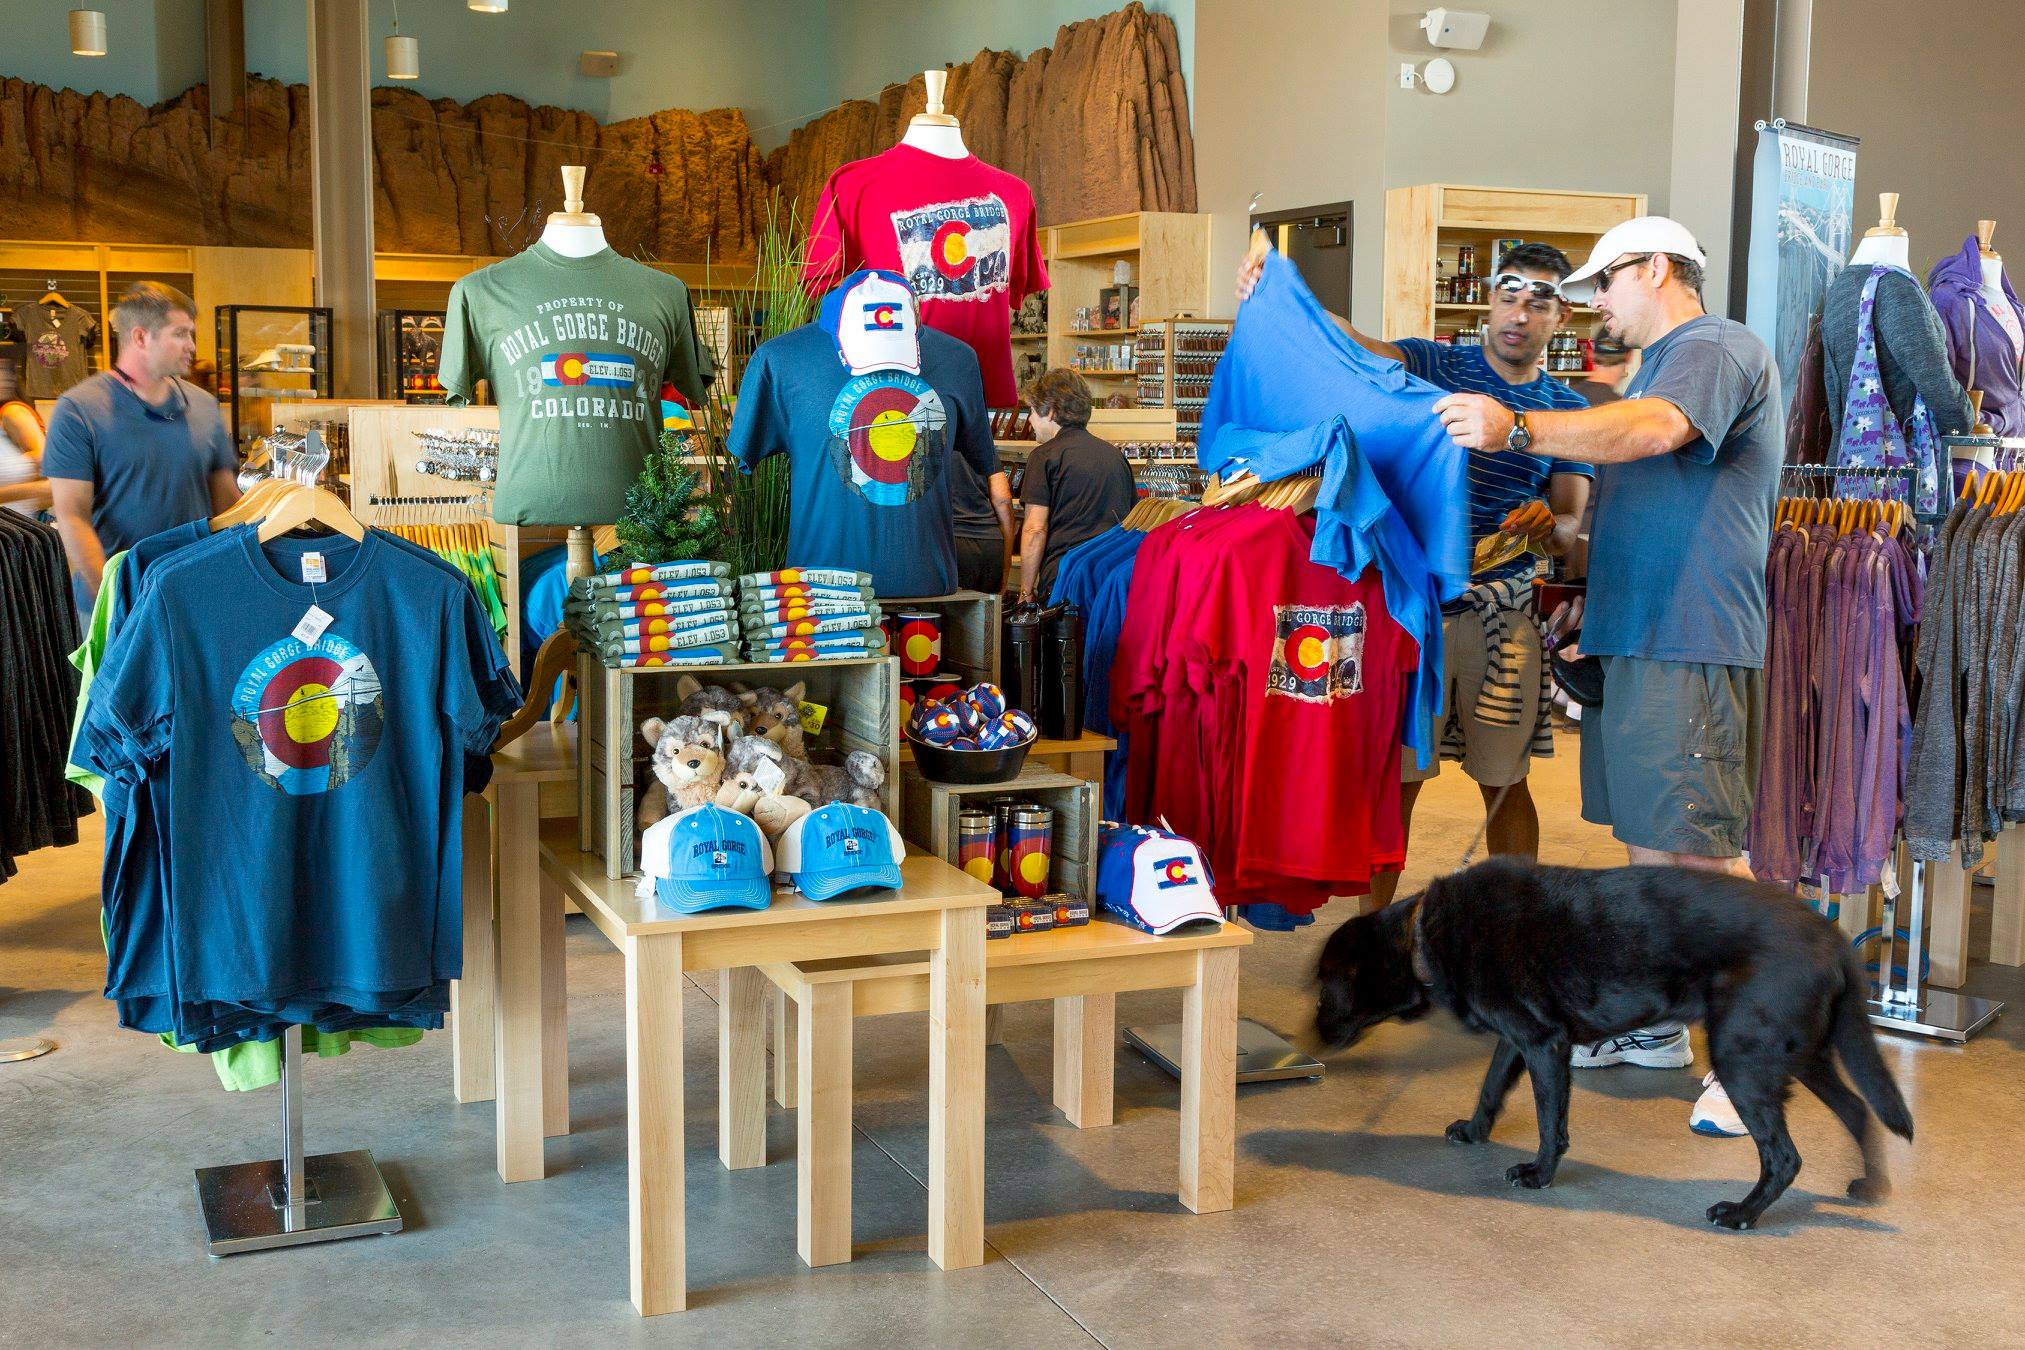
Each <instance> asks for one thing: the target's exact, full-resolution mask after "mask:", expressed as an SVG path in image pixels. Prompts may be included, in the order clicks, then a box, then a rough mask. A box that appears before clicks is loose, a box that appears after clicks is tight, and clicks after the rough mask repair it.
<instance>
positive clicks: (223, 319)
mask: <svg viewBox="0 0 2025 1350" xmlns="http://www.w3.org/2000/svg"><path fill="white" fill-rule="evenodd" d="M330 324H331V320H330V310H329V309H328V308H326V307H324V306H320V305H290V306H281V305H220V306H218V402H219V403H220V404H221V405H223V407H224V410H225V415H226V417H227V418H229V419H230V420H231V423H232V428H233V432H234V434H235V436H237V437H238V438H240V439H241V440H242V441H243V440H244V438H245V437H246V436H248V435H249V434H251V435H260V434H264V433H265V431H266V430H267V428H266V427H264V426H262V427H258V428H255V427H251V426H249V425H247V424H246V422H245V419H244V418H243V417H242V416H241V414H242V412H243V411H244V409H245V408H246V407H247V406H248V405H250V404H253V403H255V402H256V401H258V402H261V403H262V405H263V406H270V407H271V406H272V403H273V402H279V401H284V400H287V399H306V398H329V397H330V396H331V342H330ZM243 448H244V447H243V445H242V449H243Z"/></svg>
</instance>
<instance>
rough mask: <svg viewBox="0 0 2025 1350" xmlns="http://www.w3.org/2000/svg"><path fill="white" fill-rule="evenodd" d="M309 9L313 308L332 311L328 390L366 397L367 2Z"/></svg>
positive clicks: (369, 275)
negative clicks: (315, 304) (331, 382)
mask: <svg viewBox="0 0 2025 1350" xmlns="http://www.w3.org/2000/svg"><path fill="white" fill-rule="evenodd" d="M306 3H307V4H308V5H309V107H310V155H311V161H310V162H311V178H310V181H311V183H312V185H313V188H314V190H313V193H312V206H311V211H312V215H311V219H312V220H313V222H314V233H313V249H314V253H315V261H316V303H317V304H319V305H328V306H329V307H330V309H331V347H332V352H333V357H334V365H333V380H334V383H333V385H332V391H333V392H334V393H335V394H336V395H337V396H338V397H339V398H346V397H352V398H370V397H372V394H373V121H372V111H373V100H372V89H371V76H372V55H373V43H372V37H371V34H370V32H369V30H368V25H367V21H366V0H306Z"/></svg>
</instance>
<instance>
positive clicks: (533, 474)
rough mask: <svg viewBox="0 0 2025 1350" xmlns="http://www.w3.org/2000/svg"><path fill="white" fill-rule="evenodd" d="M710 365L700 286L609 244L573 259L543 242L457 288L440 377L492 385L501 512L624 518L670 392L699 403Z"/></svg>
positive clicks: (449, 382) (586, 520) (458, 385)
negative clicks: (701, 335) (699, 310)
mask: <svg viewBox="0 0 2025 1350" xmlns="http://www.w3.org/2000/svg"><path fill="white" fill-rule="evenodd" d="M711 373H712V365H711V359H710V355H709V353H707V352H706V351H704V350H703V347H702V344H701V343H700V342H699V341H698V340H697V336H696V316H695V311H694V310H693V309H692V307H691V305H690V301H689V288H688V287H686V286H684V285H683V284H682V283H681V282H680V281H678V280H676V279H675V278H674V277H671V276H669V275H668V274H667V273H665V272H660V271H657V270H655V269H654V268H651V267H648V266H646V265H645V264H644V263H637V262H634V261H633V260H632V259H630V258H622V257H620V256H619V255H618V254H616V253H614V252H612V251H611V250H610V249H605V250H602V251H601V252H598V253H594V254H592V255H591V256H590V257H588V258H571V257H566V256H565V255H563V254H560V253H557V252H556V251H555V250H554V249H552V248H550V247H548V245H546V244H536V245H535V246H534V247H532V248H530V249H528V250H526V251H525V252H523V253H520V254H517V255H516V256H514V257H511V258H508V259H506V260H505V261H503V262H497V263H494V264H493V265H492V266H490V267H486V268H482V269H480V270H479V271H476V272H473V273H472V274H471V275H469V276H467V277H465V278H463V279H462V280H461V281H459V282H458V283H457V285H456V286H455V287H453V288H452V289H451V292H450V306H449V313H448V314H447V316H446V317H445V318H444V320H443V357H442V366H441V369H440V371H439V372H438V378H439V379H441V381H442V383H443V387H444V388H445V389H447V390H448V391H449V392H450V394H451V396H452V398H454V399H457V400H469V399H470V398H472V397H473V395H474V393H475V391H476V388H477V384H478V381H480V380H487V381H490V382H491V384H492V397H493V401H494V402H496V403H498V404H499V424H500V445H499V483H498V486H497V488H496V490H495V492H494V494H493V501H492V514H493V518H494V519H495V520H499V521H502V522H505V523H508V524H515V525H608V524H611V523H612V522H614V521H616V520H618V518H619V517H620V515H622V514H623V513H624V512H625V509H626V489H627V488H628V487H630V486H632V483H633V480H634V479H635V478H637V477H639V476H640V468H641V465H642V464H643V463H644V462H645V460H646V458H647V452H648V451H649V450H651V449H653V448H654V445H655V444H656V443H657V442H658V441H659V439H660V435H661V388H662V386H663V385H664V384H672V385H674V386H675V388H676V389H677V390H679V391H680V392H681V394H682V396H683V397H684V398H686V399H688V400H689V401H690V403H692V404H697V403H700V402H701V401H702V399H703V392H704V386H705V385H706V384H707V383H708V381H709V379H710V375H711Z"/></svg>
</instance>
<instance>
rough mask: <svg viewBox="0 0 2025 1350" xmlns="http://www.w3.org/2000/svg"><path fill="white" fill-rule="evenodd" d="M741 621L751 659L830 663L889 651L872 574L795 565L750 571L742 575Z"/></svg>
mask: <svg viewBox="0 0 2025 1350" xmlns="http://www.w3.org/2000/svg"><path fill="white" fill-rule="evenodd" d="M738 619H739V624H740V626H741V627H742V628H743V630H744V634H745V658H746V660H748V661H766V662H781V661H825V660H835V659H837V658H839V657H847V656H879V655H882V654H884V652H885V650H886V634H885V632H884V630H882V629H881V628H880V627H879V606H878V605H877V604H875V603H873V600H872V574H871V573H869V572H853V571H851V570H849V569H848V568H842V567H792V568H789V569H787V570H786V571H782V572H753V573H750V574H748V575H746V576H742V577H740V578H739V579H738Z"/></svg>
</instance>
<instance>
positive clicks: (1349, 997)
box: [1315, 858, 1913, 1228]
mask: <svg viewBox="0 0 2025 1350" xmlns="http://www.w3.org/2000/svg"><path fill="white" fill-rule="evenodd" d="M1318 974H1319V978H1320V980H1321V985H1322V996H1321V1004H1320V1007H1319V1008H1318V1010H1317V1012H1316V1017H1315V1025H1316V1030H1317V1031H1319V1032H1320V1033H1321V1036H1322V1038H1323V1039H1324V1040H1325V1041H1327V1042H1329V1043H1331V1044H1333V1045H1336V1046H1339V1047H1340V1046H1347V1045H1349V1044H1351V1043H1352V1042H1353V1041H1355V1040H1356V1039H1357V1038H1358V1037H1359V1036H1361V1035H1363V1034H1364V1032H1365V1031H1366V1030H1367V1029H1368V1028H1370V1027H1373V1026H1375V1025H1377V1024H1378V1023H1380V1022H1383V1021H1385V1020H1386V1019H1387V1018H1393V1017H1397V1018H1400V1019H1402V1020H1407V1021H1411V1020H1413V1019H1415V1018H1418V1017H1422V1016H1425V1015H1426V1014H1427V1012H1428V1011H1429V1010H1430V1009H1431V1008H1433V1007H1435V1006H1437V1005H1439V1006H1441V1007H1445V1008H1447V1009H1448V1010H1449V1011H1451V1012H1453V1013H1454V1014H1455V1015H1456V1016H1457V1017H1459V1018H1461V1019H1462V1022H1463V1025H1465V1026H1467V1027H1469V1028H1470V1029H1471V1030H1473V1031H1491V1032H1495V1033H1497V1037H1498V1046H1497V1049H1496V1050H1495V1051H1493V1052H1492V1054H1491V1065H1490V1069H1489V1071H1488V1072H1487V1073H1485V1075H1484V1086H1483V1091H1482V1093H1481V1094H1480V1095H1479V1096H1478V1098H1477V1109H1476V1113H1475V1114H1474V1115H1472V1116H1471V1117H1470V1118H1469V1119H1468V1120H1459V1121H1457V1122H1456V1123H1455V1124H1453V1125H1451V1126H1449V1127H1448V1137H1449V1139H1450V1140H1452V1141H1454V1142H1455V1143H1458V1144H1475V1143H1480V1142H1482V1141H1483V1140H1484V1139H1486V1138H1488V1137H1489V1135H1490V1132H1491V1126H1492V1124H1493V1123H1494V1122H1496V1120H1497V1118H1498V1110H1499V1108H1500V1107H1501V1106H1502V1105H1503V1104H1504V1100H1505V1096H1506V1094H1507V1093H1509V1092H1510V1091H1511V1090H1512V1085H1513V1084H1514V1083H1516V1082H1517V1081H1518V1079H1519V1071H1520V1069H1521V1068H1524V1069H1525V1070H1526V1071H1527V1072H1528V1073H1530V1074H1531V1075H1532V1079H1533V1099H1534V1101H1535V1103H1536V1104H1537V1106H1538V1111H1539V1118H1540V1152H1539V1156H1538V1157H1537V1158H1535V1159H1534V1160H1533V1161H1532V1162H1526V1163H1520V1164H1518V1165H1517V1166H1515V1167H1513V1168H1512V1169H1511V1170H1510V1171H1508V1172H1507V1173H1506V1176H1507V1177H1509V1178H1510V1179H1511V1181H1512V1183H1513V1184H1514V1185H1517V1186H1525V1187H1528V1188H1533V1189H1537V1188H1539V1187H1542V1186H1547V1185H1550V1184H1552V1182H1553V1180H1554V1171H1555V1169H1556V1168H1557V1167H1558V1166H1559V1165H1560V1162H1561V1155H1562V1154H1564V1153H1566V1152H1567V1151H1568V1075H1569V1067H1568V1057H1569V1053H1570V1048H1571V1047H1572V1046H1575V1045H1581V1044H1588V1043H1591V1042H1595V1041H1601V1040H1608V1039H1609V1038H1611V1037H1613V1036H1619V1035H1622V1034H1624V1033H1625V1032H1628V1031H1632V1030H1635V1029H1637V1028H1639V1027H1649V1026H1654V1025H1657V1024H1660V1023H1665V1022H1683V1021H1701V1022H1703V1023H1705V1024H1706V1027H1707V1030H1708V1040H1709V1054H1710V1057H1711V1058H1712V1059H1714V1061H1715V1070H1716V1074H1717V1076H1718V1078H1720V1080H1721V1081H1722V1084H1723V1087H1724V1088H1725V1089H1727V1090H1728V1092H1729V1094H1730V1101H1731V1102H1732V1103H1733V1104H1734V1105H1735V1106H1736V1108H1737V1114H1738V1116H1740V1117H1741V1118H1742V1119H1743V1122H1744V1124H1745V1126H1746V1127H1747V1128H1748V1129H1749V1130H1750V1132H1751V1137H1752V1139H1754V1140H1755V1141H1756V1142H1757V1145H1758V1163H1759V1168H1760V1171H1759V1175H1758V1184H1757V1185H1756V1186H1754V1187H1753V1188H1752V1189H1751V1193H1750V1194H1749V1195H1747V1196H1745V1197H1744V1199H1743V1200H1742V1201H1741V1202H1733V1201H1723V1202H1722V1203H1720V1204H1716V1205H1711V1206H1710V1207H1709V1211H1708V1217H1709V1221H1710V1222H1711V1223H1715V1224H1718V1225H1720V1226H1722V1227H1724V1228H1749V1227H1750V1226H1751V1225H1752V1224H1753V1223H1754V1222H1756V1221H1757V1218H1758V1216H1759V1215H1760V1214H1762V1213H1764V1211H1765V1207H1766V1206H1767V1205H1769V1204H1771V1203H1772V1202H1773V1201H1774V1200H1776V1199H1778V1198H1779V1196H1780V1194H1781V1193H1782V1192H1784V1191H1785V1189H1786V1187H1787V1186H1789V1185H1791V1184H1792V1181H1793V1178H1794V1176H1796V1175H1797V1174H1798V1173H1799V1171H1800V1154H1799V1152H1798V1151H1797V1150H1796V1149H1795V1148H1794V1147H1793V1140H1792V1137H1791V1136H1790V1135H1788V1134H1787V1132H1786V1114H1785V1099H1786V1094H1787V1091H1788V1090H1789V1089H1788V1084H1789V1082H1790V1080H1792V1079H1796V1078H1797V1079H1798V1080H1799V1081H1800V1082H1801V1083H1803V1084H1805V1085H1806V1086H1807V1088H1808V1089H1809V1090H1810V1091H1812V1092H1813V1093H1814V1095H1815V1096H1817V1097H1819V1098H1820V1099H1821V1100H1822V1101H1823V1102H1825V1103H1827V1105H1828V1109H1829V1110H1831V1111H1833V1112H1834V1113H1835V1115H1836V1117H1837V1119H1839V1120H1841V1122H1842V1123H1843V1125H1844V1126H1845V1127H1847V1129H1848V1130H1849V1132H1850V1133H1851V1134H1852V1135H1855V1136H1856V1140H1857V1142H1858V1144H1860V1145H1861V1146H1862V1148H1863V1161H1864V1175H1863V1176H1862V1177H1861V1178H1859V1179H1858V1180H1856V1181H1853V1182H1851V1183H1850V1186H1849V1194H1850V1195H1851V1196H1854V1197H1856V1198H1859V1199H1882V1198H1883V1197H1884V1195H1885V1193H1886V1192H1887V1190H1888V1189H1889V1186H1888V1183H1887V1181H1886V1179H1885V1174H1884V1166H1883V1157H1882V1149H1881V1148H1880V1147H1879V1140H1878V1138H1877V1136H1876V1133H1875V1131H1874V1129H1873V1128H1871V1123H1870V1115H1869V1111H1867V1110H1866V1109H1865V1106H1864V1103H1865V1102H1868V1103H1869V1108H1870V1110H1871V1111H1875V1112H1876V1113H1877V1117H1878V1119H1879V1120H1881V1121H1882V1122H1883V1123H1884V1124H1885V1126H1886V1127H1888V1128H1889V1129H1890V1130H1891V1131H1892V1132H1893V1133H1894V1134H1898V1135H1900V1136H1903V1137H1904V1138H1906V1139H1911V1138H1912V1132H1913V1124H1912V1115H1911V1113H1910V1112H1908V1111H1907V1110H1906V1105H1905V1099H1904V1098H1903V1097H1901V1096H1900V1095H1899V1091H1898V1085H1897V1084H1896V1083H1894V1082H1893V1081H1892V1078H1891V1074H1890V1072H1889V1071H1888V1070H1887V1069H1886V1068H1885V1066H1884V1061H1883V1060H1882V1059H1880V1058H1879V1057H1878V1053H1877V1043H1876V1041H1875V1040H1874V1039H1873V1038H1872V1035H1871V1030H1870V1024H1869V1022H1868V1021H1867V1020H1866V1018H1865V1014H1864V1001H1865V998H1866V996H1867V992H1868V988H1869V982H1868V979H1867V977H1866V976H1865V974H1864V973H1863V971H1862V970H1861V969H1860V968H1859V967H1858V966H1857V964H1856V959H1855V956H1854V955H1853V954H1852V953H1851V951H1850V949H1849V946H1848V944H1847V943H1846V942H1845V941H1844V940H1843V938H1842V935H1841V934H1840V933H1839V932H1838V931H1837V930H1836V929H1835V927H1834V926H1833V925H1832V924H1830V923H1829V922H1828V921H1827V920H1826V919H1824V918H1822V917H1821V916H1820V915H1818V914H1816V913H1815V912H1814V911H1813V910H1811V909H1809V908H1808V907H1807V906H1806V905H1804V904H1802V903H1801V902H1800V901H1798V900H1796V899H1795V898H1794V897H1793V896H1792V895H1791V894H1790V893H1789V892H1786V891H1782V890H1780V889H1778V888H1777V887H1774V886H1763V885H1759V884H1757V883H1755V882H1750V881H1740V880H1738V879H1736V878H1734V877H1725V876H1720V875H1717V874H1714V873H1710V872H1697V871H1692V870H1689V869H1687V868H1675V867H1621V868H1617V869H1614V870H1611V871H1585V870H1582V869H1579V868H1572V867H1541V866H1538V865H1536V864H1533V863H1529V862H1525V861H1523V860H1520V859H1516V858H1493V859H1491V860H1490V861H1489V862H1484V863H1479V864H1478V865H1477V866H1475V867H1472V868H1470V869H1469V870H1468V871H1467V872H1460V873H1457V874H1455V875H1453V876H1447V877H1442V878H1440V879H1439V880H1437V881H1435V882H1434V883H1433V884H1431V885H1430V886H1429V887H1428V888H1427V890H1426V891H1425V892H1423V893H1422V894H1420V895H1414V896H1408V897H1406V898H1405V899H1403V900H1399V901H1396V902H1394V903H1393V904H1391V905H1388V906H1386V907H1385V908H1384V909H1382V910H1380V911H1378V912H1377V913H1375V914H1368V915H1363V916H1361V917H1359V918H1355V919H1352V920H1351V921H1350V922H1348V923H1346V924H1344V925H1343V926H1342V927H1341V928H1339V929H1338V930H1336V932H1335V933H1334V934H1333V935H1332V936H1331V937H1330V939H1329V942H1328V945H1327V946H1325V947H1324V948H1323V949H1322V961H1321V968H1320V970H1319V972H1318ZM1831 1052H1832V1053H1831ZM1836 1057H1839V1058H1840V1059H1841V1061H1842V1066H1843V1068H1845V1069H1847V1070H1848V1071H1849V1075H1850V1077H1851V1078H1853V1079H1855V1080H1856V1087H1857V1090H1858V1091H1859V1092H1861V1093H1862V1094H1863V1095H1862V1096H1861V1097H1860V1098H1859V1097H1858V1096H1857V1093H1856V1092H1851V1091H1850V1090H1849V1088H1848V1086H1847V1085H1846V1084H1844V1082H1843V1081H1842V1077H1841V1075H1840V1074H1838V1073H1837V1072H1836V1070H1835V1058H1836Z"/></svg>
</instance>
